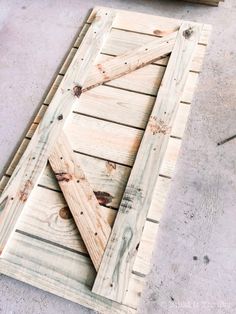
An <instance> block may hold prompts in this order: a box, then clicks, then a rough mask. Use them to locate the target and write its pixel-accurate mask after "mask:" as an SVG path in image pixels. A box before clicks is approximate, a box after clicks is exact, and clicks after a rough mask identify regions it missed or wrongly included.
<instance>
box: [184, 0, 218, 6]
mask: <svg viewBox="0 0 236 314" xmlns="http://www.w3.org/2000/svg"><path fill="white" fill-rule="evenodd" d="M184 1H187V2H193V3H201V4H208V5H213V6H218V5H219V4H220V2H221V1H224V0H184Z"/></svg>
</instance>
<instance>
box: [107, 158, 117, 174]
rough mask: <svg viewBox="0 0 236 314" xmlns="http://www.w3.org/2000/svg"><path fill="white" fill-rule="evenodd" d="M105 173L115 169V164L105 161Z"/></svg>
mask: <svg viewBox="0 0 236 314" xmlns="http://www.w3.org/2000/svg"><path fill="white" fill-rule="evenodd" d="M106 168H107V174H108V175H111V174H112V173H113V171H115V170H116V164H115V163H114V162H111V161H107V162H106Z"/></svg>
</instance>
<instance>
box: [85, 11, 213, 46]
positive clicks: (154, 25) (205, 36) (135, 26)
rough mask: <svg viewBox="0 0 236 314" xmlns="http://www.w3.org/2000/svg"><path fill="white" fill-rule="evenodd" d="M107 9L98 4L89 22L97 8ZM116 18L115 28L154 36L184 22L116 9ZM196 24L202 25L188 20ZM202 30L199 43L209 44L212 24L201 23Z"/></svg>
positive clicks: (168, 32) (175, 29)
mask: <svg viewBox="0 0 236 314" xmlns="http://www.w3.org/2000/svg"><path fill="white" fill-rule="evenodd" d="M101 9H102V10H106V8H104V7H101V6H97V7H95V8H94V9H93V11H92V12H91V14H90V16H89V18H88V20H87V22H88V23H91V21H92V20H93V18H94V15H95V14H96V12H97V10H101ZM115 12H116V20H115V22H114V25H113V28H118V29H122V30H126V31H131V32H136V33H141V34H148V35H152V36H158V37H162V36H165V35H167V34H170V33H172V32H176V31H178V30H179V27H180V26H181V24H182V22H183V21H182V20H180V19H173V18H168V17H164V16H156V15H151V14H145V13H140V12H133V11H132V14H131V13H130V11H126V10H115ZM186 22H189V23H191V24H194V25H200V24H198V23H193V22H191V21H186ZM201 25H202V26H203V27H202V30H201V34H200V37H199V43H200V44H203V45H207V44H208V41H209V37H210V33H211V25H209V24H201Z"/></svg>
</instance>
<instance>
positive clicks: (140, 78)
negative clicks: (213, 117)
mask: <svg viewBox="0 0 236 314" xmlns="http://www.w3.org/2000/svg"><path fill="white" fill-rule="evenodd" d="M111 59H115V57H111V56H105V55H99V57H98V58H97V62H99V63H102V62H105V61H108V60H111ZM165 69H166V68H165V67H163V66H158V65H153V64H150V65H147V66H145V67H144V68H141V69H138V70H136V71H135V72H131V73H128V74H126V75H123V76H122V77H120V78H117V79H115V80H112V81H110V82H108V83H105V85H107V86H113V87H116V88H121V89H126V90H130V91H134V92H138V93H144V94H148V95H153V96H156V95H157V92H158V90H159V87H160V85H161V81H162V78H163V75H164V73H165ZM197 79H198V73H195V72H190V73H189V78H188V81H187V84H186V86H185V89H184V92H183V94H182V97H181V101H182V102H184V103H188V104H189V103H191V101H192V98H193V94H194V87H195V86H196V85H194V84H196V81H197Z"/></svg>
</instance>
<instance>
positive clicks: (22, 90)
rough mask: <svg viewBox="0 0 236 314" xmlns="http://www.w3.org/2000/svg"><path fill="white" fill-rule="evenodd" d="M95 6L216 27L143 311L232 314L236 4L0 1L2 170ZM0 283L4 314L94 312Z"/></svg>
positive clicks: (235, 304)
mask: <svg viewBox="0 0 236 314" xmlns="http://www.w3.org/2000/svg"><path fill="white" fill-rule="evenodd" d="M95 5H104V6H110V7H114V8H122V9H128V10H136V11H140V12H146V13H151V14H157V15H163V16H169V17H173V18H182V19H188V20H193V21H198V22H206V23H210V24H212V25H213V27H214V32H213V35H212V40H211V45H210V47H209V49H208V53H207V56H206V59H205V63H204V71H203V73H202V74H201V77H200V82H199V85H198V90H197V92H196V93H195V100H194V103H193V106H192V110H191V115H190V120H189V122H188V125H187V130H186V133H185V137H184V140H183V145H182V149H181V154H180V158H179V161H178V164H177V170H176V175H175V178H174V180H173V184H172V188H171V191H170V194H169V198H168V201H167V204H166V210H165V213H164V216H163V219H162V221H161V224H160V232H159V234H158V239H157V242H156V248H155V252H154V257H153V267H152V271H151V274H150V276H149V278H148V282H147V286H146V289H145V291H144V294H143V298H142V302H141V304H140V310H139V313H142V314H146V313H149V314H154V313H155V314H156V313H158V314H159V313H165V314H166V313H171V314H174V313H178V314H180V313H183V314H185V313H204V314H208V313H220V314H221V313H236V294H235V290H236V267H235V265H236V228H235V221H236V193H235V191H236V158H235V153H236V140H232V141H231V142H228V143H226V144H224V145H222V146H217V145H216V143H217V142H218V141H219V140H222V139H225V138H227V137H229V136H231V135H234V134H236V123H235V121H236V106H235V104H236V81H235V75H236V27H235V21H236V1H235V0H225V3H224V4H222V5H221V6H220V7H219V8H213V7H207V6H202V5H191V4H186V3H184V2H181V1H167V0H162V1H161V0H159V1H158V0H156V1H150V0H149V1H148V0H146V1H145V0H143V1H141V0H129V1H122V0H117V1H115V0H114V1H111V0H103V1H102V0H100V1H99V0H97V1H95V0H90V1H78V0H77V1H76V0H74V1H72V0H70V1H63V0H58V1H27V0H25V1H7V0H1V2H0V56H1V58H0V81H1V84H0V147H1V154H0V171H1V172H2V171H3V170H4V167H5V165H6V163H7V161H8V160H9V158H10V156H11V155H12V153H13V152H14V149H15V148H16V147H17V145H18V143H19V142H20V140H21V138H22V136H23V134H24V131H25V130H26V129H27V126H28V125H29V124H30V120H31V119H32V117H33V115H34V113H35V112H36V111H37V108H38V106H39V104H40V101H41V100H42V96H43V95H44V92H45V90H46V89H47V87H48V86H49V84H50V81H51V80H52V78H53V75H54V73H55V72H56V70H57V68H58V67H59V65H60V62H61V60H62V58H63V57H64V56H65V54H66V53H67V51H68V50H69V47H70V45H71V43H72V42H73V39H74V38H75V36H76V33H77V32H78V29H79V27H80V26H81V24H82V22H83V19H84V18H85V17H86V15H87V13H88V10H89V9H90V8H92V7H93V6H95ZM92 312H93V311H90V310H87V309H85V308H83V307H81V306H80V305H77V304H74V303H72V302H69V301H66V300H63V299H61V298H59V297H57V296H54V295H51V294H49V293H46V292H43V291H40V290H38V289H36V288H33V287H31V286H28V285H26V284H23V283H21V282H18V281H16V280H13V279H10V278H7V277H5V276H3V275H0V313H4V314H5V313H6V314H10V313H24V314H26V313H36V314H37V313H50V314H51V313H52V314H53V313H57V314H59V313H71V314H73V313H92Z"/></svg>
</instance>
